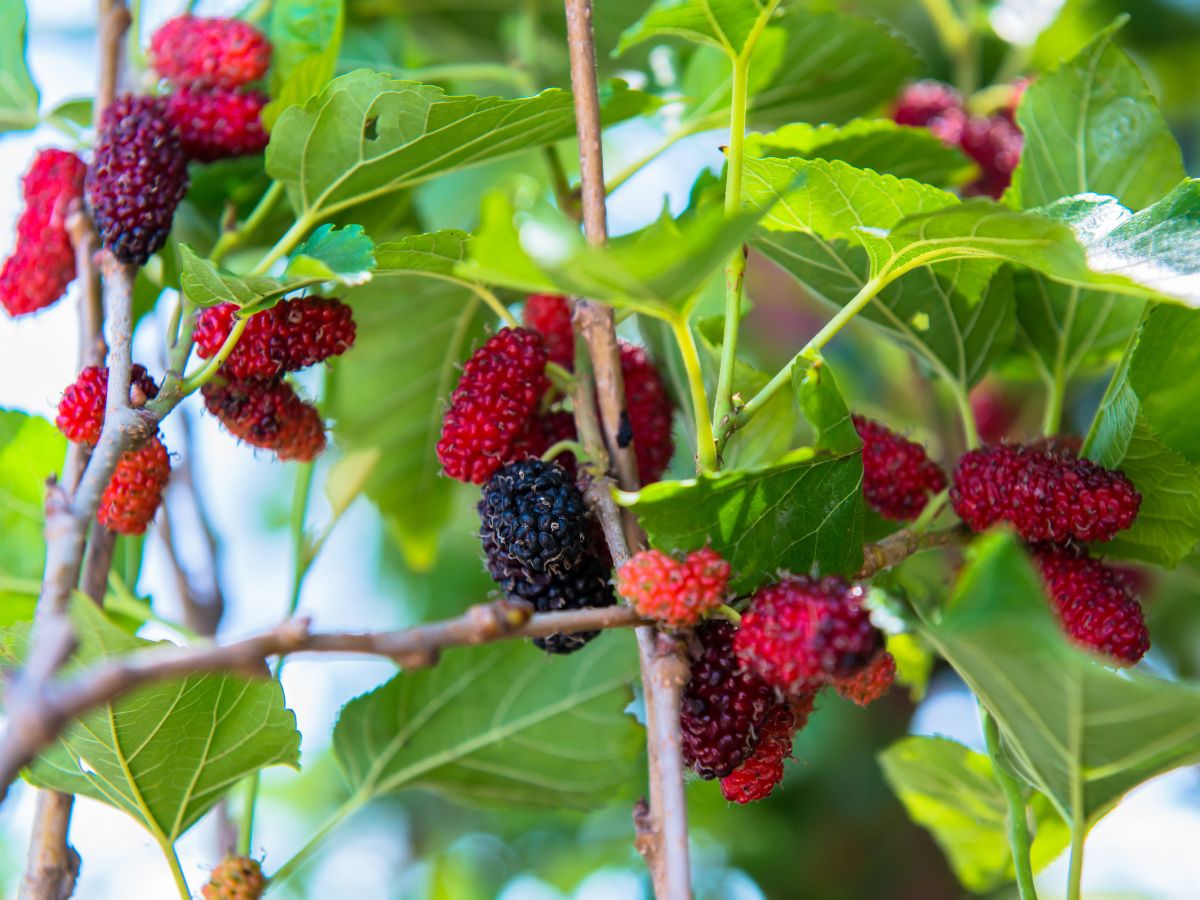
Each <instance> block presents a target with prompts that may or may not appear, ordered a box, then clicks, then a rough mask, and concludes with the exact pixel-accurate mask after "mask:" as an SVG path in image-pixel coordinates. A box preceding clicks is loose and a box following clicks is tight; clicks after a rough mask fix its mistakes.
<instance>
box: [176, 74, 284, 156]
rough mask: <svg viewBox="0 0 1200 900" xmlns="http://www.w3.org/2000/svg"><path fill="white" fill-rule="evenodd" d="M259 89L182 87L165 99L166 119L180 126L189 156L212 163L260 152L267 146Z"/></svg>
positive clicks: (262, 100) (185, 149)
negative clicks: (236, 89)
mask: <svg viewBox="0 0 1200 900" xmlns="http://www.w3.org/2000/svg"><path fill="white" fill-rule="evenodd" d="M266 103H267V95H266V94H264V93H262V92H261V91H230V90H215V91H195V90H189V89H187V88H181V89H180V90H178V91H176V92H175V93H174V94H172V95H171V96H170V97H168V98H167V118H169V119H170V120H171V122H172V123H173V124H174V125H175V127H176V128H178V129H179V139H180V141H181V142H182V144H183V152H184V153H186V154H187V156H188V159H194V160H198V161H199V162H212V161H214V160H217V159H229V158H231V157H234V156H249V155H250V154H252V153H261V152H262V151H263V150H264V149H266V146H267V132H266V130H265V129H264V128H263V124H262V118H261V114H262V108H263V107H264V106H265V105H266Z"/></svg>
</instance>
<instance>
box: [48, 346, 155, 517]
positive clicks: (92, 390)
mask: <svg viewBox="0 0 1200 900" xmlns="http://www.w3.org/2000/svg"><path fill="white" fill-rule="evenodd" d="M157 394H158V385H157V384H155V383H154V379H152V378H151V377H150V376H149V375H147V374H146V370H145V369H144V368H142V367H141V366H138V365H135V366H134V367H133V368H132V370H131V372H130V386H129V403H130V405H131V406H134V407H138V406H142V405H144V404H145V402H146V401H147V400H149V399H151V398H153V397H155V396H156V395H157ZM107 398H108V369H107V368H104V367H101V366H89V367H88V368H86V369H84V370H83V371H82V372H80V373H79V377H78V378H76V379H75V383H74V384H72V385H70V386H69V387H68V388H67V389H66V390H65V391H63V395H62V399H61V400H60V401H59V403H58V416H57V418H56V419H55V424H56V425H57V426H58V428H59V430H60V431H61V432H62V433H63V434H64V435H65V436H66V437H67V439H68V440H70V441H73V442H74V443H77V444H87V445H92V444H95V443H96V442H97V441H99V440H100V432H101V430H102V429H103V427H104V407H105V404H106V402H107ZM170 477H171V460H170V457H169V456H168V455H167V448H166V447H165V446H164V445H163V442H162V439H161V437H159V436H158V435H156V436H154V437H152V438H151V439H150V440H149V441H148V442H147V443H146V444H144V445H143V446H142V447H140V448H138V449H137V450H131V451H129V452H128V453H126V454H125V455H124V456H122V457H121V459H120V460H119V461H118V463H117V468H116V470H115V471H114V472H113V476H112V478H111V479H110V480H109V483H108V485H107V486H106V487H105V489H104V493H103V494H102V495H101V498H100V506H99V509H98V510H97V512H96V520H97V521H98V522H99V523H100V524H101V525H104V526H106V527H108V528H111V529H112V530H113V531H115V532H117V533H118V534H141V533H142V532H144V531H145V530H146V527H147V526H148V525H149V524H150V522H151V521H153V519H154V514H155V513H156V512H157V511H158V507H159V505H160V504H161V503H162V495H163V491H164V490H166V487H167V481H168V480H169V479H170Z"/></svg>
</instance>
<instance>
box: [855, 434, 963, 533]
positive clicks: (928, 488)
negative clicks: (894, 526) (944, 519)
mask: <svg viewBox="0 0 1200 900" xmlns="http://www.w3.org/2000/svg"><path fill="white" fill-rule="evenodd" d="M853 418H854V427H855V429H856V430H857V431H858V436H859V438H861V439H862V442H863V495H864V496H865V497H866V500H867V502H868V503H869V504H871V506H872V507H873V508H874V509H876V510H877V511H878V512H879V513H880V514H881V515H883V516H884V517H885V518H888V519H895V520H897V521H900V522H904V521H907V520H909V519H915V518H916V517H917V516H919V515H920V514H921V511H922V510H923V509H924V508H925V504H926V503H928V502H929V495H930V494H936V493H937V492H938V491H941V490H942V489H943V488H945V487H946V473H945V472H943V471H942V467H941V466H939V465H938V464H937V463H935V462H934V461H933V460H931V459H930V458H929V456H928V454H926V452H925V448H924V447H922V446H921V445H920V444H916V443H913V442H912V441H909V440H906V439H905V438H903V437H901V436H900V435H898V434H896V433H895V432H893V431H891V430H889V429H888V428H887V427H885V426H884V425H882V424H880V423H879V422H874V421H872V420H870V419H865V418H863V417H862V416H854V417H853Z"/></svg>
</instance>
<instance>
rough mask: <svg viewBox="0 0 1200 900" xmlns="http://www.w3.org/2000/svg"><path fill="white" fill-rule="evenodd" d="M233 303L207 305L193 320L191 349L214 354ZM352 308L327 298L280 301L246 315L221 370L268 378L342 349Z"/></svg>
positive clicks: (351, 328) (350, 340) (350, 331)
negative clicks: (192, 346)
mask: <svg viewBox="0 0 1200 900" xmlns="http://www.w3.org/2000/svg"><path fill="white" fill-rule="evenodd" d="M237 312H238V308H237V307H236V306H235V305H234V304H232V303H222V304H220V305H219V306H210V307H208V308H207V309H205V310H204V311H203V312H201V313H200V316H199V318H198V319H197V321H196V331H195V340H196V352H197V353H199V355H200V356H201V357H202V358H204V359H209V358H211V357H213V356H216V355H217V352H218V351H219V350H220V349H221V345H222V344H224V343H225V339H226V338H227V337H229V332H230V331H231V330H232V329H233V323H234V321H235V320H236V319H237ZM355 335H356V329H355V324H354V313H353V311H352V310H351V309H350V307H349V306H347V305H346V304H345V303H343V302H342V301H341V300H335V299H333V298H331V297H300V298H297V299H295V300H285V301H284V302H282V303H277V304H275V305H274V306H272V307H271V308H270V309H268V310H265V311H263V312H260V313H256V314H255V315H252V316H250V318H249V320H248V321H247V322H246V329H245V331H243V332H242V336H241V338H240V339H239V340H238V342H237V346H236V347H234V349H233V353H231V354H230V355H229V359H227V360H226V361H225V364H224V366H223V367H222V370H223V371H224V372H226V373H228V374H229V375H231V376H233V377H234V378H274V377H275V376H276V375H279V374H281V373H283V372H295V371H298V370H300V369H306V368H308V367H309V366H312V365H315V364H316V363H319V362H322V361H323V360H326V359H329V358H331V357H334V356H339V355H341V354H342V353H345V352H346V351H347V350H348V349H350V347H351V346H353V345H354V338H355Z"/></svg>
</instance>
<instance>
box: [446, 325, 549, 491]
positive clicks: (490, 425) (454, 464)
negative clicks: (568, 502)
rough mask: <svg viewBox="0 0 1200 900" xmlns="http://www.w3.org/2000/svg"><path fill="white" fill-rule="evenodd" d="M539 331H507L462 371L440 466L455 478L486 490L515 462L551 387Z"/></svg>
mask: <svg viewBox="0 0 1200 900" xmlns="http://www.w3.org/2000/svg"><path fill="white" fill-rule="evenodd" d="M546 358H547V357H546V346H545V344H544V343H543V342H542V338H541V336H540V335H539V334H538V333H537V332H536V331H530V330H528V329H525V328H503V329H501V330H500V331H498V332H497V333H496V334H495V335H494V336H493V337H492V338H490V339H489V340H488V341H487V342H486V343H485V344H484V345H483V346H482V347H480V348H479V349H478V350H476V351H475V354H474V355H473V356H472V357H471V358H470V359H469V360H467V364H466V365H465V366H464V367H463V373H462V377H461V378H459V380H458V387H456V388H455V389H454V393H453V394H452V395H451V397H450V408H449V409H448V410H446V416H445V418H444V419H443V420H442V435H441V439H440V440H439V441H438V444H437V456H438V460H439V461H440V462H441V464H442V468H443V469H444V470H445V472H446V474H447V475H449V476H450V477H451V478H457V479H458V480H459V481H467V482H473V483H475V484H483V482H485V481H487V480H488V479H489V478H491V477H492V475H493V473H495V471H496V470H497V469H499V468H500V467H501V466H502V465H504V464H505V463H507V462H510V461H512V460H513V459H514V458H515V456H514V454H515V452H516V449H517V448H518V445H519V441H520V440H521V438H522V436H523V435H524V434H525V433H526V431H527V429H528V427H529V420H530V418H531V417H532V416H533V414H534V412H535V411H536V410H537V407H538V404H539V403H540V402H541V400H542V397H543V396H544V395H545V393H546V391H547V389H548V388H549V387H550V382H549V380H548V379H547V378H546V373H545V369H546Z"/></svg>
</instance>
